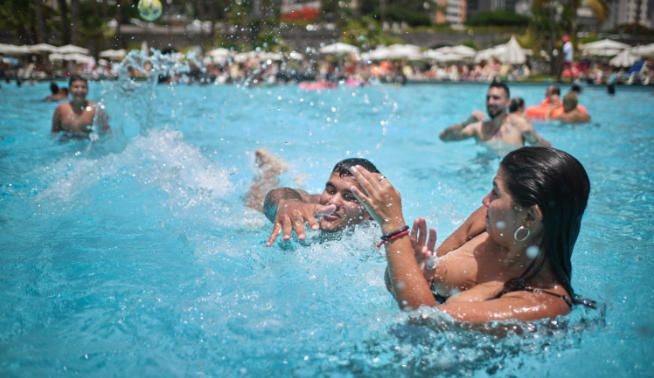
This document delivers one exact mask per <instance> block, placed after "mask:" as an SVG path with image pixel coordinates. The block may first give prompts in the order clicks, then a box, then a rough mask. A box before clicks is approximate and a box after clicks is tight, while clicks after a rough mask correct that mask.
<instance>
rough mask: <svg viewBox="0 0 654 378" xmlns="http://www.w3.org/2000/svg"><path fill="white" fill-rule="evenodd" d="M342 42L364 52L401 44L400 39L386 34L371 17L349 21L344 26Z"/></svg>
mask: <svg viewBox="0 0 654 378" xmlns="http://www.w3.org/2000/svg"><path fill="white" fill-rule="evenodd" d="M341 41H342V42H345V43H348V44H350V45H355V46H358V47H360V48H361V49H363V50H370V49H373V48H375V47H377V46H378V45H390V44H393V43H400V42H401V41H400V39H399V38H396V37H393V36H391V35H389V34H388V33H385V32H384V31H383V30H382V28H381V25H379V22H378V21H376V20H375V19H373V18H372V17H369V16H365V17H360V18H356V19H350V20H348V21H347V22H346V23H345V25H344V26H343V29H342V37H341Z"/></svg>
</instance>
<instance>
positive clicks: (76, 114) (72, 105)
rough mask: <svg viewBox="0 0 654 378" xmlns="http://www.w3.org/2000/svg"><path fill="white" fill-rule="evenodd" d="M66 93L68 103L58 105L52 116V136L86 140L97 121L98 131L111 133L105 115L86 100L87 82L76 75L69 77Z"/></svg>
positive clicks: (95, 105)
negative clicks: (60, 133) (59, 134)
mask: <svg viewBox="0 0 654 378" xmlns="http://www.w3.org/2000/svg"><path fill="white" fill-rule="evenodd" d="M68 83H69V84H68V93H69V94H70V96H71V99H70V101H69V102H66V103H64V104H60V105H59V106H57V109H56V110H55V112H54V115H53V116H52V130H51V131H52V134H57V133H59V132H65V133H67V134H68V135H69V136H72V137H74V138H88V137H89V135H90V134H91V131H93V122H94V121H97V123H98V126H99V131H100V132H101V133H107V132H109V131H111V128H110V127H109V122H108V117H107V114H106V113H105V112H104V110H102V109H101V108H98V106H97V104H96V103H95V102H92V101H88V100H87V99H86V95H87V94H88V93H89V86H88V81H87V80H86V79H85V78H83V77H81V76H78V75H73V76H71V77H70V80H69V82H68Z"/></svg>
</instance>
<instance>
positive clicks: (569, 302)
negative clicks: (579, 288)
mask: <svg viewBox="0 0 654 378" xmlns="http://www.w3.org/2000/svg"><path fill="white" fill-rule="evenodd" d="M523 290H526V291H530V292H532V293H536V294H538V293H545V294H549V295H552V296H555V297H557V298H561V299H563V301H564V302H565V304H567V305H568V307H570V308H572V306H574V302H573V301H572V300H571V299H570V298H569V297H568V296H567V295H561V294H559V293H555V292H553V291H549V290H545V289H541V288H538V287H531V286H525V287H524V288H523Z"/></svg>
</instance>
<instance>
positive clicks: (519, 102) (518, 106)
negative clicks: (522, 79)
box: [509, 97, 525, 113]
mask: <svg viewBox="0 0 654 378" xmlns="http://www.w3.org/2000/svg"><path fill="white" fill-rule="evenodd" d="M524 108H525V100H524V99H523V98H522V97H514V98H512V99H511V102H509V112H510V113H515V112H517V111H519V110H523V109H524Z"/></svg>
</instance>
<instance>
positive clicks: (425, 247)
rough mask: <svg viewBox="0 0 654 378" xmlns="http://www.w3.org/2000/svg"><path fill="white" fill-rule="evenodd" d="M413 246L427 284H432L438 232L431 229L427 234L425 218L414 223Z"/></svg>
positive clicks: (412, 230) (417, 219)
mask: <svg viewBox="0 0 654 378" xmlns="http://www.w3.org/2000/svg"><path fill="white" fill-rule="evenodd" d="M411 244H412V245H413V252H414V254H415V256H416V261H417V262H418V266H420V269H421V270H422V273H423V275H424V276H425V279H426V280H427V282H431V278H432V271H433V268H434V264H433V263H434V259H435V258H436V252H435V251H434V247H435V246H436V230H435V229H433V228H430V229H429V234H427V221H426V220H425V219H424V218H416V220H414V221H413V227H412V228H411Z"/></svg>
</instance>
